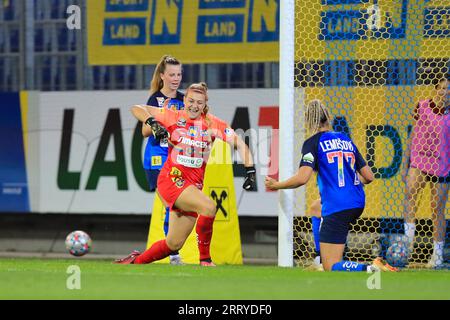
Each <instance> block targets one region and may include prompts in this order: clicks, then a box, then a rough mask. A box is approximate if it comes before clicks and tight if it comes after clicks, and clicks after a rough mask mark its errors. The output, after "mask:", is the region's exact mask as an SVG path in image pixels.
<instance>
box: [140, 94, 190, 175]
mask: <svg viewBox="0 0 450 320" xmlns="http://www.w3.org/2000/svg"><path fill="white" fill-rule="evenodd" d="M166 99H167V97H166V96H165V95H163V94H162V93H161V91H158V92H155V93H154V94H152V95H151V96H150V98H149V99H148V102H147V105H149V106H153V107H161V108H162V106H163V105H164V101H165V100H166ZM183 99H184V94H183V93H181V92H179V91H177V97H176V98H172V99H170V102H169V106H168V108H169V109H172V110H182V109H184V102H183ZM167 153H168V145H167V141H157V140H156V139H155V138H154V137H153V135H151V136H149V137H148V141H147V146H146V147H145V153H144V169H147V170H157V169H161V168H162V166H163V165H164V163H165V162H166V160H167Z"/></svg>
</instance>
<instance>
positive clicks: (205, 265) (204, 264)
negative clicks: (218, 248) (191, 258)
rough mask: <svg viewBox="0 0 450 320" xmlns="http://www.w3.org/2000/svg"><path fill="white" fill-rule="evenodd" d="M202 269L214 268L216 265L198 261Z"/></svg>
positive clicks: (210, 262)
mask: <svg viewBox="0 0 450 320" xmlns="http://www.w3.org/2000/svg"><path fill="white" fill-rule="evenodd" d="M200 265H201V266H202V267H215V266H216V265H215V264H214V262H212V261H200Z"/></svg>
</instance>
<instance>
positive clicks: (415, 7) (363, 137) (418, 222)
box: [280, 0, 450, 268]
mask: <svg viewBox="0 0 450 320" xmlns="http://www.w3.org/2000/svg"><path fill="white" fill-rule="evenodd" d="M290 2H291V1H286V2H284V1H282V5H283V4H285V5H288V4H289V3H290ZM292 6H293V7H294V14H293V17H292V19H293V20H294V21H295V22H292V23H293V24H294V30H293V31H292V32H291V34H292V39H291V40H286V39H285V40H284V41H281V48H280V52H281V57H280V59H281V60H280V68H283V67H284V66H286V64H283V60H282V59H287V57H286V55H284V54H285V53H284V52H283V50H284V49H285V48H286V50H289V45H290V44H289V41H291V44H292V45H293V55H294V56H293V58H292V59H293V60H294V64H293V65H292V64H291V66H292V67H293V72H291V73H289V72H286V76H287V79H286V82H283V81H284V80H283V79H281V80H280V94H283V91H282V88H281V87H282V86H283V85H285V84H286V83H287V84H290V85H291V86H293V88H294V89H293V91H292V92H293V95H294V98H293V99H294V100H293V102H294V103H293V105H294V110H293V115H294V121H293V126H292V129H291V130H292V131H293V136H294V142H293V148H292V149H293V152H292V151H288V150H286V149H283V148H288V146H289V144H286V146H283V145H282V146H281V153H280V157H282V156H283V155H284V157H286V152H288V153H289V155H290V156H291V157H292V158H293V160H292V161H293V170H292V173H293V172H295V171H296V168H297V166H298V163H299V161H300V157H301V147H302V144H303V142H304V141H305V139H306V138H308V136H306V132H305V128H304V127H303V124H304V121H303V117H304V107H305V104H306V103H308V102H309V101H311V100H312V99H320V100H322V101H323V102H324V104H325V105H326V106H327V107H328V108H329V110H330V111H331V114H332V119H333V121H332V124H333V129H334V130H335V131H341V132H345V133H347V134H348V135H349V136H350V137H351V139H352V140H353V141H354V142H355V144H356V145H357V146H358V148H359V150H360V152H361V154H362V155H363V157H365V159H366V161H367V163H368V165H369V166H370V167H371V168H372V171H373V172H374V174H375V178H376V179H375V181H374V182H373V183H372V184H370V185H368V186H366V187H365V193H366V208H365V211H364V213H363V215H362V217H361V218H360V219H359V220H358V221H357V222H356V223H355V224H354V225H353V226H352V227H351V230H350V233H349V237H348V241H347V246H346V250H345V258H346V259H348V260H353V261H360V262H364V261H371V260H373V259H374V258H375V257H376V256H383V257H385V258H386V256H387V255H389V254H390V251H389V248H390V246H391V245H392V244H394V243H396V242H405V243H409V244H410V245H409V246H408V248H409V250H411V251H408V254H409V264H408V266H409V267H418V268H421V267H426V266H427V264H428V263H429V262H430V260H431V258H432V255H433V252H434V253H440V255H441V256H440V259H443V260H444V265H445V259H446V247H448V244H446V241H447V240H448V235H449V233H448V228H447V224H448V221H447V220H446V219H448V218H449V216H450V215H449V208H450V205H449V201H448V188H449V178H448V175H449V172H448V170H449V150H450V148H449V146H448V145H449V144H450V136H449V123H450V119H449V117H450V115H448V111H449V107H448V106H449V94H448V89H447V90H446V88H447V84H448V83H446V82H445V81H441V79H444V78H448V76H449V66H450V65H449V59H448V56H449V54H450V40H449V38H448V37H449V36H450V25H449V20H448V17H449V14H450V1H432V0H301V1H300V0H297V1H294V2H293V3H292ZM285 10H286V8H285ZM281 12H282V16H281V19H280V20H281V21H283V22H282V24H289V21H287V20H286V19H283V12H285V14H286V11H283V9H282V11H281ZM282 28H283V27H282ZM284 28H287V27H286V26H285V27H284ZM284 31H285V32H286V29H285V30H284ZM282 32H283V29H282ZM286 54H288V53H286ZM287 65H288V64H287ZM280 74H281V76H282V77H283V70H281V71H280ZM289 76H293V81H292V80H291V79H289ZM440 81H441V82H440ZM430 99H432V100H430ZM419 102H420V103H419ZM282 104H283V102H281V101H280V108H281V110H283V108H289V106H286V105H284V106H283V105H282ZM282 116H283V111H281V113H280V126H283V121H286V119H284V118H282ZM288 127H289V126H288ZM281 136H282V134H281ZM282 141H283V140H282ZM411 141H412V143H411ZM410 151H412V152H410ZM409 154H411V156H410V157H408V155H409ZM408 166H411V167H414V169H413V170H410V171H408ZM284 173H285V174H287V172H284ZM282 175H283V172H282V171H281V168H280V176H282ZM445 177H447V178H445ZM407 182H408V186H409V187H407ZM316 199H320V195H319V192H318V189H317V183H316V179H315V178H312V179H311V180H310V182H309V183H308V184H307V185H306V186H305V187H301V188H299V189H296V190H295V191H294V193H293V197H292V202H293V205H292V217H291V218H292V221H293V224H292V237H293V242H292V243H289V241H287V242H286V243H287V245H281V246H280V250H288V251H289V250H292V253H293V255H292V259H293V265H298V266H301V267H307V266H309V265H310V264H311V263H312V261H313V258H314V255H315V253H314V249H315V244H314V239H313V234H312V225H311V209H310V208H311V205H312V204H313V202H314V201H315V200H316ZM280 214H288V213H286V212H284V213H283V212H281V213H280ZM406 222H409V224H405V223H406ZM282 227H283V226H281V228H282ZM411 227H413V228H414V230H413V231H412V233H411V231H409V230H410V228H411ZM281 232H283V231H282V230H281ZM408 235H409V238H408ZM283 236H284V234H283V233H280V241H282V242H283V241H285V240H284V239H283ZM411 237H412V239H413V242H412V243H411V242H408V240H409V239H411ZM447 242H448V241H447ZM286 243H285V244H286ZM287 256H288V257H290V256H289V255H287ZM280 265H283V263H280ZM428 266H429V265H428Z"/></svg>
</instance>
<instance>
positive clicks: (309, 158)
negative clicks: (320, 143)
mask: <svg viewBox="0 0 450 320" xmlns="http://www.w3.org/2000/svg"><path fill="white" fill-rule="evenodd" d="M302 161H303V162H307V163H313V162H314V156H313V155H312V153H311V152H310V153H307V154H305V155H304V156H303V158H302Z"/></svg>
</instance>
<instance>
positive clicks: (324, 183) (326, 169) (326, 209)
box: [300, 131, 366, 216]
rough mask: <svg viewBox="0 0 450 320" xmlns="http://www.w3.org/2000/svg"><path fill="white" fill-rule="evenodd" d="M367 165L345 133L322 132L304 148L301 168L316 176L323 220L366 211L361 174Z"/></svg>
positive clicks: (306, 143)
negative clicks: (306, 167) (334, 215)
mask: <svg viewBox="0 0 450 320" xmlns="http://www.w3.org/2000/svg"><path fill="white" fill-rule="evenodd" d="M365 165H366V162H365V161H364V159H363V157H362V156H361V154H360V153H359V151H358V148H357V147H356V145H355V144H354V143H353V141H352V140H351V139H350V138H349V137H348V136H347V135H346V134H344V133H339V132H333V131H326V132H319V133H317V134H315V135H314V136H312V137H311V138H309V139H307V140H306V141H305V143H304V144H303V147H302V160H301V161H300V167H301V166H309V167H311V168H313V170H314V171H316V172H317V184H318V186H319V192H320V197H321V201H322V216H327V215H330V214H333V213H336V212H340V211H343V210H347V209H354V208H364V206H365V202H366V197H365V194H364V189H363V186H362V183H361V181H360V180H359V177H358V173H357V172H358V171H359V170H360V169H361V168H363V167H364V166H365Z"/></svg>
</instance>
